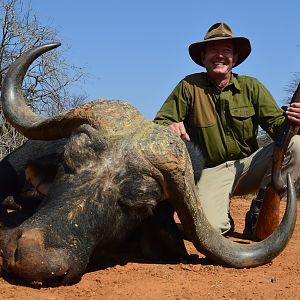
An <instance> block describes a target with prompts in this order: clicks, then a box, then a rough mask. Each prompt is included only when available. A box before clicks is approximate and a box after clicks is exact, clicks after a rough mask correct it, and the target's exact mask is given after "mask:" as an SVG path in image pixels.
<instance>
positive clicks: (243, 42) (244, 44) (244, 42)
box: [189, 37, 251, 67]
mask: <svg viewBox="0 0 300 300" xmlns="http://www.w3.org/2000/svg"><path fill="white" fill-rule="evenodd" d="M220 40H232V41H233V43H234V47H235V51H236V53H237V54H238V59H237V62H236V64H235V65H234V67H236V66H238V65H239V64H241V63H242V62H243V61H244V60H245V59H246V58H247V57H248V56H249V54H250V52H251V45H250V41H249V40H248V39H247V38H245V37H216V38H212V39H209V40H204V41H201V42H197V43H194V44H191V45H190V46H189V54H190V56H191V58H192V60H193V61H194V62H195V63H196V64H198V65H200V66H202V67H204V64H203V61H202V57H201V53H202V51H203V50H204V49H205V46H206V45H207V44H208V43H210V42H213V41H220Z"/></svg>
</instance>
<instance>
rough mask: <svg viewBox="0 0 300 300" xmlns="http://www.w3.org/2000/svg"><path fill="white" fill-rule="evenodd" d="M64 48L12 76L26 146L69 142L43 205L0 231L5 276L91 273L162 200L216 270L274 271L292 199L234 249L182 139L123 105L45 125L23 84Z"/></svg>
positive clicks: (6, 106)
mask: <svg viewBox="0 0 300 300" xmlns="http://www.w3.org/2000/svg"><path fill="white" fill-rule="evenodd" d="M57 46H59V44H58V43H52V44H47V45H43V46H39V47H36V48H33V49H31V50H29V51H28V52H26V53H24V54H23V55H22V56H21V57H20V58H19V59H17V60H16V61H15V62H14V63H13V64H12V65H11V67H10V68H9V71H8V73H7V76H6V78H5V81H4V84H3V90H2V95H1V96H2V106H3V110H4V113H5V116H6V118H7V120H8V121H9V122H10V123H11V124H12V125H13V126H14V127H15V128H16V129H17V130H18V131H19V132H20V133H22V134H23V135H24V136H25V137H27V138H28V139H32V140H44V141H51V140H54V139H61V138H66V144H65V147H64V150H63V152H62V154H61V161H60V163H59V165H58V169H57V173H56V176H55V178H54V179H53V182H52V184H51V186H50V188H49V191H47V196H46V199H45V200H44V201H43V204H42V206H41V208H40V209H39V210H37V212H36V213H35V214H33V215H32V216H31V217H30V218H28V219H27V220H25V221H24V222H23V223H22V224H21V225H20V226H18V227H16V228H13V229H9V230H2V232H1V233H0V247H1V253H2V258H1V260H0V262H1V264H0V265H1V267H2V270H3V271H5V272H9V273H11V274H14V275H17V276H19V277H21V278H24V279H26V280H29V281H36V280H38V281H43V280H47V279H49V278H51V277H63V282H64V283H70V282H72V281H73V280H74V279H75V278H78V277H80V275H81V274H82V273H83V272H84V270H85V267H86V265H87V263H88V260H89V257H90V255H91V253H92V252H93V251H94V250H95V249H96V248H97V249H98V248H99V249H101V250H103V249H105V248H109V247H112V246H114V245H116V244H117V243H118V242H120V241H121V240H123V239H124V238H125V237H126V236H127V235H128V233H129V232H131V231H132V230H134V228H136V227H137V226H138V225H139V224H140V222H141V221H142V220H144V219H145V218H147V216H149V215H150V214H151V213H152V212H153V210H154V208H155V207H156V206H157V205H158V203H160V202H161V201H164V200H167V201H168V202H169V203H170V204H171V205H172V207H173V208H174V209H175V211H176V212H177V214H178V216H179V218H180V221H181V223H182V225H183V229H184V233H185V235H186V236H187V237H189V239H190V240H191V241H192V242H193V244H194V246H195V247H196V248H197V249H198V250H199V251H200V252H202V253H204V254H205V255H207V256H209V257H210V258H212V259H213V260H215V261H216V262H218V263H220V264H222V265H226V266H231V267H236V268H244V267H253V266H258V265H262V264H265V263H267V262H270V261H271V260H272V259H273V258H274V257H276V256H277V255H278V254H279V253H280V252H281V251H282V250H283V249H284V247H285V246H286V244H287V242H288V241H289V239H290V237H291V235H292V232H293V229H294V226H295V220H296V206H295V205H296V200H295V192H294V189H293V185H292V183H291V180H290V178H288V201H287V208H286V212H285V215H284V218H283V220H282V222H281V224H280V226H279V227H278V229H277V230H276V231H275V232H274V233H273V234H272V235H271V236H270V237H269V238H268V239H266V240H264V241H261V242H259V243H255V244H251V245H242V244H238V243H234V242H233V241H230V240H228V239H226V238H224V237H223V236H221V235H220V234H219V233H218V232H217V231H215V230H214V229H213V228H212V226H211V225H210V223H209V222H208V221H207V219H206V217H205V215H204V213H203V210H202V207H201V201H200V199H199V196H198V194H197V189H196V187H195V182H194V174H193V169H192V166H191V161H190V158H189V155H188V152H187V149H186V146H185V144H184V143H183V142H182V140H181V139H180V138H179V137H177V136H175V135H174V134H173V133H172V132H171V131H170V130H169V129H168V128H165V127H163V126H159V125H157V124H154V123H153V122H150V121H148V120H147V119H145V118H144V116H143V115H141V114H140V113H139V112H138V111H137V110H136V109H135V108H134V107H132V106H131V105H129V104H128V103H126V102H122V101H110V100H97V101H94V102H91V103H88V104H86V105H83V106H80V107H77V108H74V109H72V110H70V111H67V112H64V113H61V114H59V115H57V116H54V117H50V118H47V119H44V118H42V117H40V116H38V115H36V114H35V113H33V112H32V111H31V110H30V109H29V107H28V106H27V105H26V101H25V99H24V96H23V93H22V88H21V85H22V81H23V79H24V76H25V73H26V71H27V69H28V67H29V66H30V64H31V63H32V62H33V61H34V60H35V59H36V58H37V57H38V56H40V55H42V54H43V53H44V52H46V51H48V50H51V49H53V48H55V47H57Z"/></svg>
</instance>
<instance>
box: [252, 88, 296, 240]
mask: <svg viewBox="0 0 300 300" xmlns="http://www.w3.org/2000/svg"><path fill="white" fill-rule="evenodd" d="M294 102H300V83H299V84H298V87H297V89H296V91H295V92H294V95H293V97H292V100H291V102H290V104H291V103H294ZM286 108H287V107H286ZM298 129H299V126H298V125H297V124H295V123H293V122H290V121H289V120H288V118H287V117H286V118H285V120H284V122H283V124H282V127H281V130H280V132H279V136H278V137H277V139H276V140H275V144H274V149H273V155H272V175H271V183H270V184H269V185H268V187H267V189H266V191H265V194H264V199H263V202H262V206H261V209H260V212H259V216H258V219H257V222H256V226H255V229H254V233H253V237H254V238H256V239H258V240H263V239H265V238H267V237H268V236H269V235H271V234H272V233H273V232H274V231H275V229H276V228H277V226H278V224H279V205H280V199H281V198H282V197H283V195H284V194H285V192H286V189H287V187H286V184H285V182H284V180H283V179H282V176H281V167H282V162H283V159H284V156H285V153H286V150H287V148H288V146H289V143H290V141H291V138H292V137H293V136H294V135H295V134H297V133H298Z"/></svg>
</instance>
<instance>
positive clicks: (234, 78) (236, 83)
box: [206, 73, 241, 92]
mask: <svg viewBox="0 0 300 300" xmlns="http://www.w3.org/2000/svg"><path fill="white" fill-rule="evenodd" d="M206 84H207V85H208V86H212V87H213V88H214V89H217V87H216V86H215V84H214V82H213V81H212V80H211V79H210V78H209V77H208V76H207V73H206ZM232 88H233V89H235V90H237V91H239V92H240V91H241V86H240V84H239V81H238V74H235V73H232V76H231V78H230V81H229V84H228V85H227V86H226V87H225V89H224V90H227V89H232ZM224 90H223V91H224Z"/></svg>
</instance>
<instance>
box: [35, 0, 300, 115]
mask: <svg viewBox="0 0 300 300" xmlns="http://www.w3.org/2000/svg"><path fill="white" fill-rule="evenodd" d="M30 2H31V6H32V10H33V13H35V14H36V15H37V16H38V18H39V20H40V22H41V23H42V24H50V25H51V26H52V27H53V28H56V29H57V30H58V32H59V34H60V36H61V37H62V39H61V42H62V48H68V50H67V59H68V61H69V62H70V63H73V64H75V65H77V66H82V67H85V68H86V71H87V72H88V73H89V77H88V78H87V80H86V81H85V82H84V83H82V85H81V87H82V91H83V92H85V93H86V94H87V95H88V99H89V100H94V99H99V98H105V99H117V100H126V101H128V102H129V103H131V104H133V105H134V106H135V107H137V108H138V109H139V110H140V111H141V112H142V113H143V114H144V115H145V116H146V117H148V118H149V119H152V118H153V117H154V116H155V114H156V112H157V110H159V108H160V106H161V105H162V103H163V102H164V100H165V99H166V98H167V96H168V95H169V94H170V92H171V91H172V90H173V88H174V87H175V85H176V84H177V83H178V82H179V81H180V80H181V79H182V78H183V77H184V76H185V75H187V74H191V73H195V72H200V71H203V70H204V69H203V68H201V67H199V66H198V65H196V64H195V63H194V62H193V61H192V60H191V59H190V57H189V54H188V46H189V45H190V44H191V43H194V42H196V41H200V40H202V39H203V37H204V35H205V33H206V32H207V30H208V28H209V27H210V26H211V25H212V24H214V23H216V22H226V23H228V24H229V25H230V26H231V28H232V30H233V32H234V34H235V35H236V36H245V37H247V38H249V40H250V41H251V45H252V53H251V54H250V56H249V58H248V59H247V60H246V61H245V62H244V63H243V64H241V65H240V66H238V67H237V68H235V69H234V71H235V72H236V73H239V74H243V75H249V76H253V77H256V78H258V79H259V80H260V81H261V82H262V83H263V84H264V85H265V86H266V87H267V88H268V89H269V90H270V92H271V93H272V94H273V96H274V97H275V99H276V100H277V102H278V103H279V104H281V103H282V101H283V100H284V99H286V98H287V92H286V91H285V88H286V86H287V84H288V83H289V82H290V81H291V80H292V78H293V77H292V74H293V73H294V72H300V24H299V22H298V20H299V11H300V1H297V0H294V1H292V0H286V1H274V0H273V1H271V0H266V1H263V0H251V1H250V0H249V1H242V0H239V1H236V0H231V1H219V0H215V1H200V0H192V1H188V0H185V1H183V0H181V1H179V0H151V1H150V0H149V1H143V0H109V1H102V0H85V1H74V0H60V1H57V0H42V1H41V0H31V1H30Z"/></svg>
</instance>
